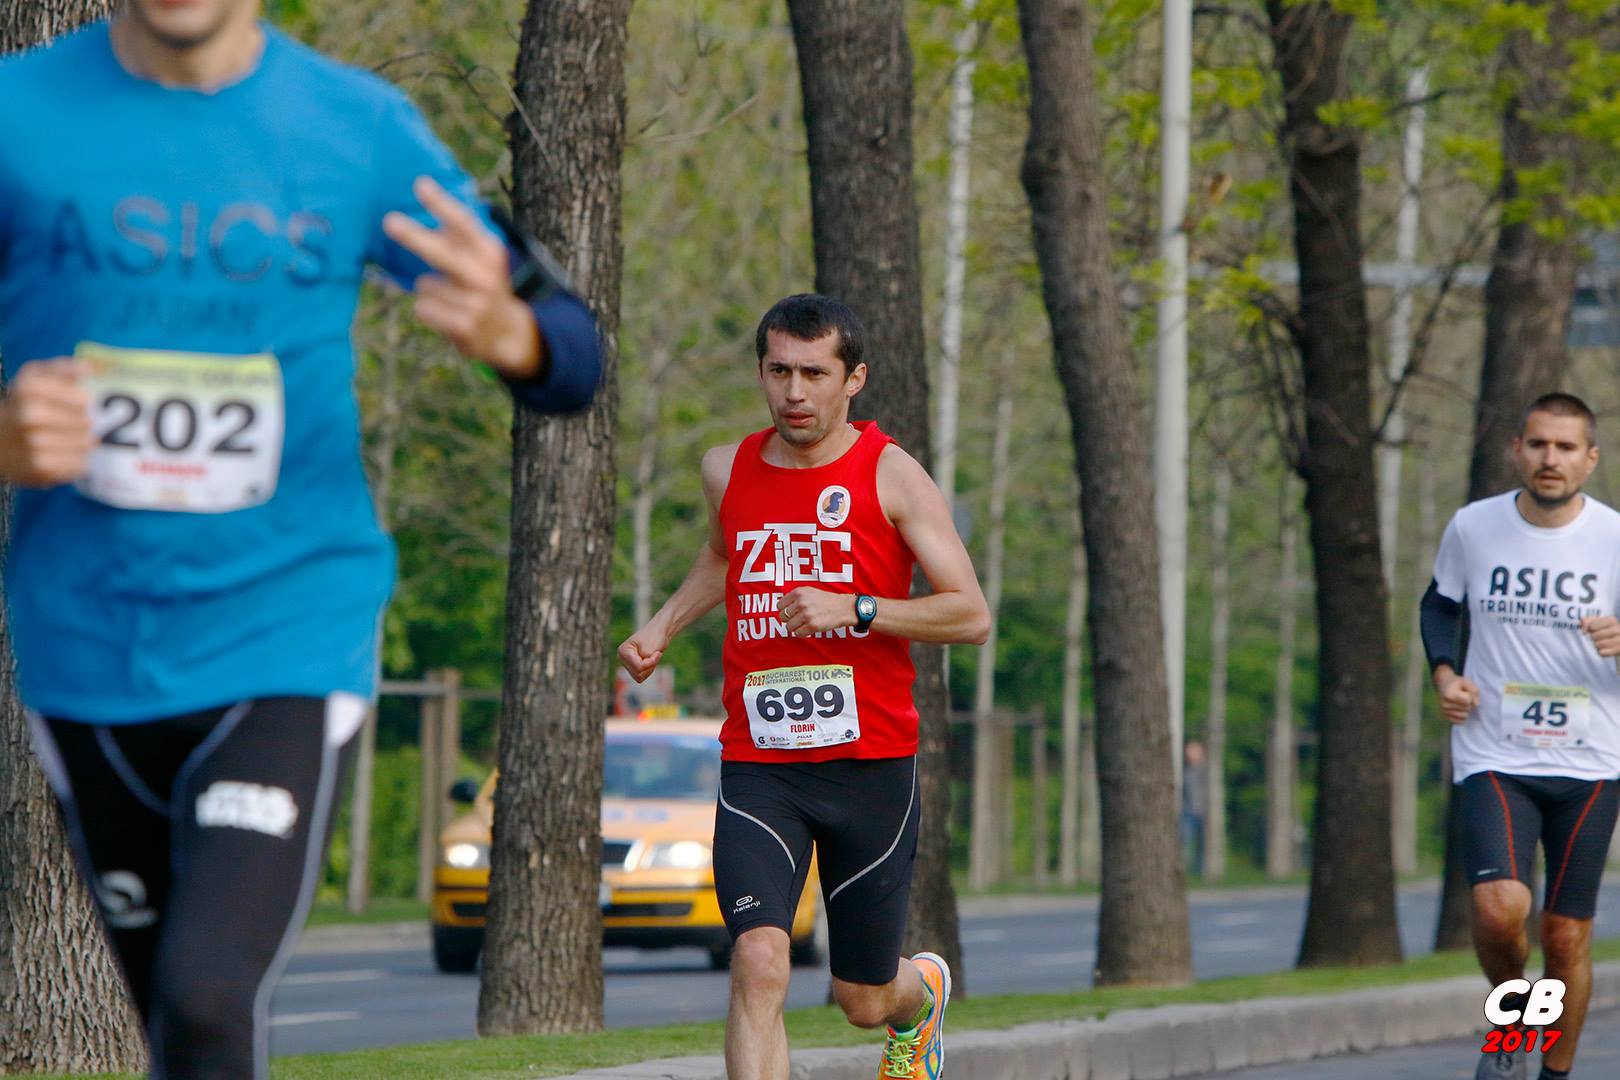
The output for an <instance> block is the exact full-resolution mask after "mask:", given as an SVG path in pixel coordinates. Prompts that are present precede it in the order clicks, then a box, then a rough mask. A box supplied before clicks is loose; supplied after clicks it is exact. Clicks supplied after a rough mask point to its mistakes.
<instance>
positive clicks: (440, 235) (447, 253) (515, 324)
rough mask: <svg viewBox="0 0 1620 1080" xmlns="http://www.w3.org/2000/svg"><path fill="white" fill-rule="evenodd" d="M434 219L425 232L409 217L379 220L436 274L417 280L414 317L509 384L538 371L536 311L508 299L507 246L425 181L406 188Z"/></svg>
mask: <svg viewBox="0 0 1620 1080" xmlns="http://www.w3.org/2000/svg"><path fill="white" fill-rule="evenodd" d="M412 190H413V191H414V192H415V193H416V197H417V199H419V200H420V201H421V203H422V206H423V208H424V209H426V210H427V211H428V213H430V214H432V215H433V217H434V218H435V219H436V220H437V221H438V223H439V227H438V228H436V229H435V228H430V227H428V226H426V225H423V224H422V223H421V222H419V221H417V220H416V219H414V218H412V217H411V216H410V215H408V214H402V213H400V212H399V211H397V210H396V211H393V212H391V213H389V214H388V215H387V216H385V217H384V218H383V223H382V224H383V232H384V233H386V234H387V235H388V238H389V239H390V240H393V241H394V242H395V243H396V244H399V245H400V246H401V247H403V248H405V249H406V250H407V251H410V252H412V253H413V254H415V255H416V256H417V257H418V258H420V259H421V260H422V261H423V262H425V263H427V264H428V265H429V266H431V267H432V268H433V269H434V270H435V271H437V272H436V273H432V274H423V275H422V276H421V277H419V278H417V279H416V282H415V284H414V286H413V288H414V289H415V291H416V315H417V318H419V319H421V320H422V322H423V323H424V324H426V325H427V326H428V327H429V328H431V329H433V330H436V331H438V332H439V333H441V334H443V335H444V336H445V337H446V338H448V339H449V341H450V343H451V344H452V345H454V346H455V347H456V348H457V349H459V350H460V351H461V353H462V354H463V355H465V356H468V357H471V358H472V359H474V360H482V361H484V362H485V363H488V364H489V365H490V366H492V367H494V368H495V369H496V370H497V371H499V372H500V373H501V374H502V375H506V376H508V377H510V378H514V379H526V378H532V377H534V376H535V375H538V374H539V373H540V369H541V364H542V362H543V359H544V357H543V345H542V340H541V338H540V333H539V329H538V327H537V326H536V325H535V321H534V313H533V312H532V311H531V310H530V309H529V305H527V304H525V303H524V302H523V301H522V300H520V299H519V298H518V297H517V296H515V295H514V294H513V293H512V285H511V278H510V274H511V267H510V263H509V260H508V257H507V254H506V245H505V244H503V243H502V242H501V241H500V240H499V239H497V238H496V237H495V236H494V234H492V233H491V232H490V231H489V230H488V229H487V228H485V227H484V223H483V222H482V221H480V220H479V218H478V215H477V214H475V213H473V211H472V209H471V208H470V207H468V206H466V205H464V204H463V203H461V202H460V201H459V200H457V199H456V198H455V197H454V196H453V195H451V194H450V193H449V192H448V191H446V190H444V188H443V187H441V186H439V184H438V183H437V182H435V181H434V180H433V179H432V178H431V177H427V176H419V177H417V179H416V184H415V186H414V187H413V188H412Z"/></svg>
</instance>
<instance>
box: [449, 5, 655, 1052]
mask: <svg viewBox="0 0 1620 1080" xmlns="http://www.w3.org/2000/svg"><path fill="white" fill-rule="evenodd" d="M629 13H630V0H590V2H589V3H587V2H585V0H571V2H566V3H565V2H558V0H532V2H531V3H530V4H529V8H528V11H527V13H526V15H525V17H524V20H523V33H522V38H521V41H520V44H519V48H518V60H517V73H516V80H515V81H516V87H517V96H518V100H519V101H520V102H521V104H522V109H521V113H520V114H519V115H516V116H514V117H513V118H512V119H511V121H510V122H509V135H510V138H511V143H512V187H513V205H514V210H515V212H516V215H517V219H518V221H519V222H520V223H522V224H523V225H524V226H525V227H527V228H528V229H529V230H530V231H532V232H533V233H534V235H536V236H537V237H538V238H539V239H540V240H541V241H542V242H543V243H545V244H547V245H548V246H549V247H550V248H551V250H552V251H554V252H556V253H557V254H558V256H559V257H560V258H561V259H562V260H563V261H564V263H565V265H566V266H567V267H568V270H569V273H570V275H571V276H572V278H573V281H574V283H575V286H576V287H577V288H578V289H579V290H580V293H581V295H583V296H584V297H585V298H586V299H587V300H588V301H589V302H590V304H591V307H592V309H593V310H594V311H595V313H596V318H597V321H598V324H599V326H600V328H601V334H602V342H603V353H602V366H603V384H602V389H601V390H600V391H599V393H598V394H597V398H596V402H595V404H593V405H592V406H591V408H590V409H589V410H588V411H587V412H585V413H584V414H582V415H580V416H571V417H553V416H544V415H541V414H538V413H534V412H531V411H529V410H527V409H524V408H522V407H518V408H517V410H516V414H515V417H514V419H513V424H512V442H513V447H512V457H513V460H512V556H511V568H510V571H509V577H508V584H507V605H506V676H505V685H504V687H503V691H502V714H501V715H502V723H501V734H500V749H499V755H500V768H501V783H500V787H499V788H498V789H497V793H496V804H495V834H494V846H493V850H492V852H491V871H490V910H489V930H488V935H487V939H486V941H487V943H486V945H485V949H484V969H483V978H482V980H481V984H480V988H479V998H478V1030H479V1031H480V1032H481V1033H483V1034H486V1035H493V1034H515V1033H534V1032H556V1031H589V1030H595V1029H598V1028H600V1027H601V1026H602V959H601V948H602V921H601V916H600V913H599V908H598V903H597V891H598V888H599V886H600V884H601V878H602V857H601V840H602V833H601V814H602V738H603V734H602V718H603V717H604V716H606V715H607V711H608V680H607V665H606V657H605V656H604V649H603V642H605V641H606V640H607V629H608V618H609V614H610V611H611V606H612V588H611V584H612V582H611V577H612V559H613V529H614V475H615V473H614V432H615V429H616V427H617V413H618V391H617V371H616V368H617V360H618V329H619V278H620V268H621V262H622V255H623V251H622V247H621V242H620V232H619V225H620V183H621V179H620V161H621V158H622V156H623V151H624V116H625V93H624V50H625V35H626V24H627V22H628V18H629ZM565 525H566V527H565Z"/></svg>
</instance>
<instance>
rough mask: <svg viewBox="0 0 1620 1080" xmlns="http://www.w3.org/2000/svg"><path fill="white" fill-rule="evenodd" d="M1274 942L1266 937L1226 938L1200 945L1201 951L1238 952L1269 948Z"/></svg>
mask: <svg viewBox="0 0 1620 1080" xmlns="http://www.w3.org/2000/svg"><path fill="white" fill-rule="evenodd" d="M1273 944H1274V943H1273V942H1271V941H1270V940H1268V939H1266V938H1254V937H1244V938H1227V939H1223V940H1221V941H1211V942H1210V943H1208V944H1207V945H1204V946H1202V947H1201V948H1202V951H1204V952H1212V953H1238V952H1255V951H1257V950H1259V949H1269V948H1271V947H1272V945H1273Z"/></svg>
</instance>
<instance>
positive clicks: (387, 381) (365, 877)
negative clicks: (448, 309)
mask: <svg viewBox="0 0 1620 1080" xmlns="http://www.w3.org/2000/svg"><path fill="white" fill-rule="evenodd" d="M404 337H405V335H404V312H403V311H402V310H401V307H400V305H398V304H389V305H387V306H386V307H385V308H384V309H383V312H382V347H381V348H380V349H378V350H377V356H378V359H379V360H380V362H381V364H382V371H381V379H380V380H379V386H378V398H379V402H378V404H379V406H380V407H379V409H378V413H379V416H378V418H377V426H376V428H375V430H376V436H375V439H374V441H373V444H372V447H373V453H372V468H371V498H372V505H373V506H375V507H376V512H377V522H378V524H380V525H381V526H382V527H383V529H384V531H388V532H392V531H393V524H394V474H395V471H396V468H397V464H398V463H397V462H396V460H395V456H396V453H397V451H398V449H399V431H400V420H401V413H402V411H403V410H402V408H401V405H400V400H399V360H400V354H401V353H402V352H403V351H404ZM376 771H377V707H376V705H375V703H373V704H372V705H371V707H370V708H368V709H367V710H366V719H365V721H364V722H363V723H362V724H361V725H360V730H359V731H358V732H357V733H356V735H355V756H354V788H353V790H352V791H351V793H350V797H349V879H348V883H347V886H346V888H345V890H344V907H345V908H346V909H347V910H348V912H349V913H350V914H351V915H359V914H361V913H363V912H365V911H366V910H367V909H368V908H370V907H371V807H372V801H373V797H374V794H375V788H376Z"/></svg>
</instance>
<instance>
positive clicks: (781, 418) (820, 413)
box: [759, 330, 866, 446]
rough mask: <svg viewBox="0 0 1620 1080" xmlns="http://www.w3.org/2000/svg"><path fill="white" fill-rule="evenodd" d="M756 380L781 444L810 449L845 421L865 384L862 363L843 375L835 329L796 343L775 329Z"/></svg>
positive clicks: (795, 340) (791, 337) (796, 340)
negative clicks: (850, 405)
mask: <svg viewBox="0 0 1620 1080" xmlns="http://www.w3.org/2000/svg"><path fill="white" fill-rule="evenodd" d="M759 381H760V384H761V385H762V386H764V388H765V403H766V404H767V405H769V406H770V410H771V422H772V423H773V424H775V425H776V433H777V434H778V435H780V436H781V437H782V441H783V442H785V443H788V444H789V445H791V446H814V445H815V444H816V443H818V442H820V441H821V440H822V439H824V438H826V437H827V434H828V432H831V431H834V430H836V429H837V428H838V427H839V426H840V425H842V424H843V423H844V422H845V421H846V420H847V419H848V418H849V399H850V398H852V397H854V396H855V395H856V394H857V393H859V392H860V389H861V387H862V386H865V385H866V365H865V364H856V365H855V370H854V371H851V372H847V373H846V372H845V370H844V362H843V361H842V360H840V359H839V358H838V334H837V332H836V331H835V332H833V333H831V334H828V335H826V336H825V337H820V338H817V339H816V340H815V341H800V340H799V339H798V338H796V337H793V336H792V335H791V334H783V333H779V332H777V331H774V330H773V331H771V333H770V334H769V336H768V337H767V338H766V345H765V356H764V358H763V359H761V360H760V362H759Z"/></svg>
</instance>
